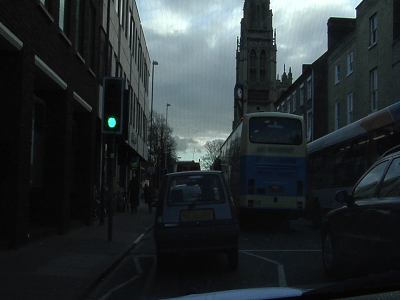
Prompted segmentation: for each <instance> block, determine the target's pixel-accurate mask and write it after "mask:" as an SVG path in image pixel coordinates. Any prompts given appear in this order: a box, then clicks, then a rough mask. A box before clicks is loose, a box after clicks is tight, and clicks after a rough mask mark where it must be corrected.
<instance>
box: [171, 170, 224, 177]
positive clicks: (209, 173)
mask: <svg viewBox="0 0 400 300" xmlns="http://www.w3.org/2000/svg"><path fill="white" fill-rule="evenodd" d="M218 174H221V171H185V172H175V173H168V174H167V176H169V177H171V176H191V175H218Z"/></svg>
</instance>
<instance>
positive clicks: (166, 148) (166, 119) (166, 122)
mask: <svg viewBox="0 0 400 300" xmlns="http://www.w3.org/2000/svg"><path fill="white" fill-rule="evenodd" d="M168 106H171V104H169V103H167V112H166V113H165V169H166V168H167V153H168V147H167V128H168Z"/></svg>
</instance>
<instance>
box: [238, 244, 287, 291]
mask: <svg viewBox="0 0 400 300" xmlns="http://www.w3.org/2000/svg"><path fill="white" fill-rule="evenodd" d="M240 252H242V253H245V254H247V255H250V256H254V257H257V258H259V259H262V260H265V261H268V262H270V263H273V264H275V265H277V267H278V280H279V286H281V287H286V286H287V283H286V276H285V270H284V269H283V265H282V264H281V263H279V262H277V261H274V260H272V259H268V258H265V257H262V256H259V255H256V254H253V253H250V252H247V251H243V250H242V251H240Z"/></svg>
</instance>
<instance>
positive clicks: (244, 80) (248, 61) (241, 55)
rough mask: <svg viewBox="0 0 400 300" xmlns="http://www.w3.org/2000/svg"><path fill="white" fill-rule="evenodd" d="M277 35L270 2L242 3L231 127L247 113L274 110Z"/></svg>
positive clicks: (246, 1)
mask: <svg viewBox="0 0 400 300" xmlns="http://www.w3.org/2000/svg"><path fill="white" fill-rule="evenodd" d="M276 51H277V50H276V33H274V30H273V28H272V10H271V9H270V1H269V0H245V2H244V8H243V18H242V20H241V32H240V39H239V38H238V40H237V47H236V85H235V89H234V93H235V96H234V101H235V105H234V110H235V111H234V121H233V127H234V126H235V125H236V124H237V122H239V120H240V119H241V117H242V116H243V115H244V114H246V113H251V112H256V111H274V102H275V101H276V100H277V91H276V84H277V81H276Z"/></svg>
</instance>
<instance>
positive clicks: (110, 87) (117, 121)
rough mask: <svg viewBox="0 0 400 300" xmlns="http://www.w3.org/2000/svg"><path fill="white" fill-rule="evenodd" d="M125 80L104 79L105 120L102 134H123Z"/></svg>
mask: <svg viewBox="0 0 400 300" xmlns="http://www.w3.org/2000/svg"><path fill="white" fill-rule="evenodd" d="M123 107H124V80H123V79H122V78H119V77H104V79H103V119H102V128H101V132H103V133H107V134H122V129H123V128H122V127H123Z"/></svg>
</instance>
